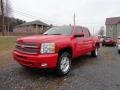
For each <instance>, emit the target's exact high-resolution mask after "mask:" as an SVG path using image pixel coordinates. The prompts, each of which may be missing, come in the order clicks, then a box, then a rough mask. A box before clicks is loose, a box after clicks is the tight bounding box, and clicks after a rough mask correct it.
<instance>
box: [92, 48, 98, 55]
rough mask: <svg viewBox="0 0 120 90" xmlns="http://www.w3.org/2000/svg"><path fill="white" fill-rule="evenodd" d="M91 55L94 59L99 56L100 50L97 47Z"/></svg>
mask: <svg viewBox="0 0 120 90" xmlns="http://www.w3.org/2000/svg"><path fill="white" fill-rule="evenodd" d="M91 55H92V56H93V57H97V56H98V48H97V47H96V48H95V50H94V51H92V52H91Z"/></svg>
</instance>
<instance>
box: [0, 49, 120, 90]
mask: <svg viewBox="0 0 120 90" xmlns="http://www.w3.org/2000/svg"><path fill="white" fill-rule="evenodd" d="M8 55H9V54H8ZM6 56H7V55H6ZM3 57H5V56H3ZM7 59H9V60H6V61H8V63H9V64H4V63H3V64H2V61H3V59H2V57H0V64H1V65H3V67H2V68H0V90H120V54H118V52H117V49H116V48H115V47H102V48H100V49H99V56H98V57H97V58H93V57H91V55H90V54H89V53H88V54H87V55H85V56H81V57H79V58H77V59H74V60H73V61H72V70H71V72H70V73H69V74H68V75H66V76H62V77H60V76H57V75H56V74H55V73H54V72H53V71H50V70H38V69H25V68H23V67H21V66H20V65H19V64H18V63H16V62H15V61H13V59H12V57H9V58H7ZM4 61H5V59H4Z"/></svg>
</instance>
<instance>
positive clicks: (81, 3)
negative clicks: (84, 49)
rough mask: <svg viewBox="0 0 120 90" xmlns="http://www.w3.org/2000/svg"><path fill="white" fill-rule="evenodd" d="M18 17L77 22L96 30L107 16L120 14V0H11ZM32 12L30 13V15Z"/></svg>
mask: <svg viewBox="0 0 120 90" xmlns="http://www.w3.org/2000/svg"><path fill="white" fill-rule="evenodd" d="M11 4H12V7H13V10H14V13H13V15H14V16H15V17H17V18H20V19H23V20H26V21H32V20H37V19H38V20H42V21H44V22H46V23H48V24H53V25H63V24H65V25H69V24H73V14H74V13H75V14H76V24H77V25H82V26H86V27H88V28H89V29H90V30H91V31H92V29H93V28H94V29H95V30H96V31H97V30H98V29H99V28H100V27H101V26H103V25H105V19H106V18H107V17H116V16H120V0H11ZM29 14H30V15H29Z"/></svg>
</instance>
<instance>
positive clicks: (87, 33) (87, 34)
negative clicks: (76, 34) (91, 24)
mask: <svg viewBox="0 0 120 90" xmlns="http://www.w3.org/2000/svg"><path fill="white" fill-rule="evenodd" d="M83 33H84V37H90V33H89V31H88V30H86V29H85V30H83Z"/></svg>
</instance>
